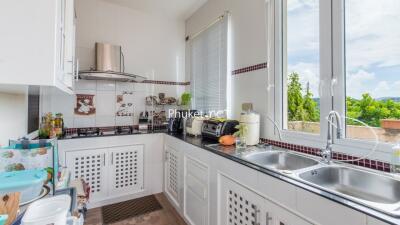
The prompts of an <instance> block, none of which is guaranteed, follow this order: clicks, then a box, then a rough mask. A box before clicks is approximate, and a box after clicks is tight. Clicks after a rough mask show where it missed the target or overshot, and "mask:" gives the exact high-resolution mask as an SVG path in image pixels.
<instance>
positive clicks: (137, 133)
mask: <svg viewBox="0 0 400 225" xmlns="http://www.w3.org/2000/svg"><path fill="white" fill-rule="evenodd" d="M159 133H167V130H147V131H138V132H134V133H131V134H129V133H126V134H103V135H99V136H66V137H62V138H58V140H71V139H80V138H96V137H113V136H127V135H140V134H159Z"/></svg>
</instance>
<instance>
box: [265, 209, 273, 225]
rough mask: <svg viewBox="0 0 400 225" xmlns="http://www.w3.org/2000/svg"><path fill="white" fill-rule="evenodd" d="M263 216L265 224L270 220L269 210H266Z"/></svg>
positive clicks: (267, 224)
mask: <svg viewBox="0 0 400 225" xmlns="http://www.w3.org/2000/svg"><path fill="white" fill-rule="evenodd" d="M265 216H266V217H265V225H269V221H270V220H272V217H270V216H269V212H267V213H266V214H265Z"/></svg>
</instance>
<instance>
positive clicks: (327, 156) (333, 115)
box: [321, 111, 343, 163]
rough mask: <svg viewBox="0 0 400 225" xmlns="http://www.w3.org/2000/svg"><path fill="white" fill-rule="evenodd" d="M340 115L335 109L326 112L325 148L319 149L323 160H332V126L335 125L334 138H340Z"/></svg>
mask: <svg viewBox="0 0 400 225" xmlns="http://www.w3.org/2000/svg"><path fill="white" fill-rule="evenodd" d="M334 119H335V120H334ZM340 119H341V118H340V115H339V113H338V112H336V111H331V112H329V114H328V117H327V120H328V137H327V140H326V148H325V149H322V150H321V156H322V159H323V161H324V162H326V163H330V162H331V160H332V145H333V144H334V142H333V139H334V137H333V134H332V133H333V128H335V127H336V138H337V139H341V138H342V133H343V131H342V122H341V120H340ZM334 121H336V126H335V124H334Z"/></svg>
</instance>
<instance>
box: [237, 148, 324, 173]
mask: <svg viewBox="0 0 400 225" xmlns="http://www.w3.org/2000/svg"><path fill="white" fill-rule="evenodd" d="M242 158H243V159H245V160H247V161H249V162H252V163H255V164H257V165H260V166H263V167H268V168H272V169H276V170H286V171H293V170H299V169H304V168H307V167H310V166H314V165H317V164H318V161H316V160H314V159H310V158H307V157H303V156H301V155H297V154H292V153H288V152H284V151H264V152H253V153H249V154H247V155H245V156H243V157H242Z"/></svg>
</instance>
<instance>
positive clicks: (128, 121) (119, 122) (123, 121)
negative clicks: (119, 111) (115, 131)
mask: <svg viewBox="0 0 400 225" xmlns="http://www.w3.org/2000/svg"><path fill="white" fill-rule="evenodd" d="M133 122H134V118H133V117H131V116H127V117H126V116H124V117H121V116H117V117H115V125H116V126H131V125H133V124H134V123H133Z"/></svg>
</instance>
